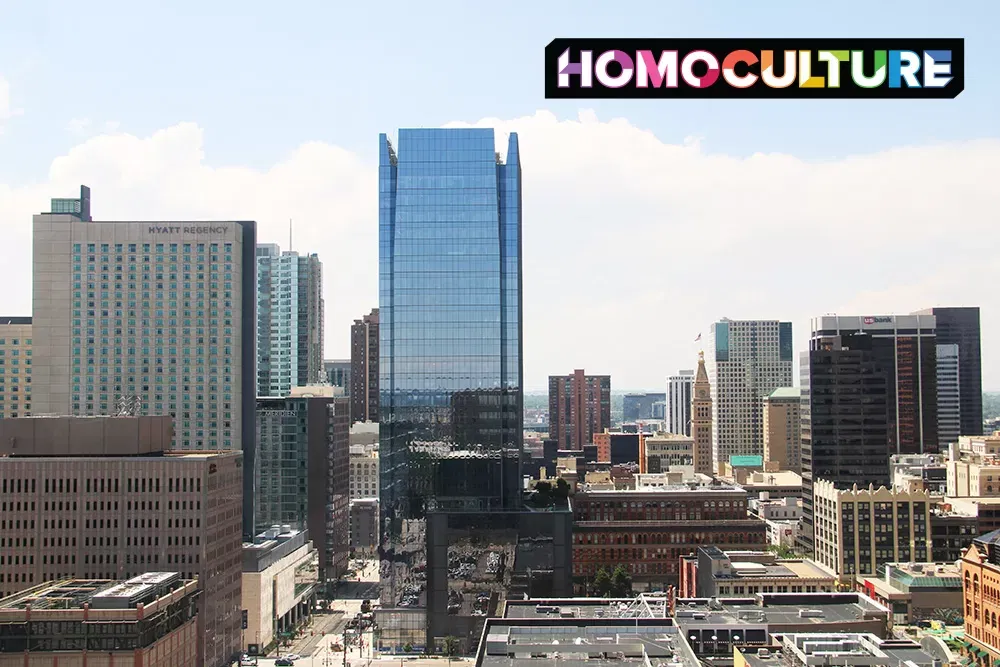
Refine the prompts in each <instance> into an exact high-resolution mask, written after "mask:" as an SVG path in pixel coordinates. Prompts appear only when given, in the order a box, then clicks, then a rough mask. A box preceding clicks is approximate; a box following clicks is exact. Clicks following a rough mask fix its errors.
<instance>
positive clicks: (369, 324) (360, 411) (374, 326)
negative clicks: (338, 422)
mask: <svg viewBox="0 0 1000 667" xmlns="http://www.w3.org/2000/svg"><path fill="white" fill-rule="evenodd" d="M379 338H380V337H379V325H378V308H373V309H372V312H371V313H369V314H368V315H365V316H364V317H362V318H361V319H360V320H354V324H352V325H351V391H350V395H351V421H352V422H377V421H378V420H379V400H380V394H379V375H380V374H379Z"/></svg>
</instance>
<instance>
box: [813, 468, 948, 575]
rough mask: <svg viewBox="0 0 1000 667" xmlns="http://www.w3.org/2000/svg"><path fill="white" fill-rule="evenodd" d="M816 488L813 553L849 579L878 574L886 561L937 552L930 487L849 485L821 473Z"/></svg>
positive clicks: (919, 560) (925, 556)
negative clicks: (844, 487) (908, 489)
mask: <svg viewBox="0 0 1000 667" xmlns="http://www.w3.org/2000/svg"><path fill="white" fill-rule="evenodd" d="M814 494H815V495H814V498H813V500H814V503H815V512H814V521H815V536H814V544H815V551H814V553H813V558H814V559H815V560H816V562H817V563H819V564H820V565H822V566H824V567H826V568H827V569H828V570H830V571H831V572H833V573H835V574H836V575H837V576H839V577H840V578H841V579H842V580H843V581H853V580H854V577H855V575H859V574H861V575H870V574H874V573H875V571H876V570H877V569H878V567H879V566H880V565H885V564H886V563H898V562H909V561H913V562H917V563H924V562H927V560H928V559H929V558H930V557H931V527H930V526H931V499H930V496H929V495H927V493H925V492H923V491H918V492H912V493H907V492H904V491H899V490H898V489H887V488H885V487H884V486H883V487H879V488H875V487H874V486H869V487H868V488H867V489H862V488H858V487H854V488H852V489H849V490H846V491H845V490H842V489H839V488H837V486H836V485H834V484H833V483H832V482H828V481H826V480H823V479H820V480H819V481H817V482H816V483H815V486H814Z"/></svg>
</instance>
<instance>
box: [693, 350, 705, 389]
mask: <svg viewBox="0 0 1000 667" xmlns="http://www.w3.org/2000/svg"><path fill="white" fill-rule="evenodd" d="M694 383H695V384H701V383H704V384H708V371H706V370H705V352H704V351H701V352H698V372H697V373H696V374H695V378H694Z"/></svg>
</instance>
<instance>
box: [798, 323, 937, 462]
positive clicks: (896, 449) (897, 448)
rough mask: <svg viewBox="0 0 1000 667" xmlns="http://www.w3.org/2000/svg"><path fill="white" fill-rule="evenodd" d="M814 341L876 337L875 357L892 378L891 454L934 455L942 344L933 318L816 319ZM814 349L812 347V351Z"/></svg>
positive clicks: (889, 382)
mask: <svg viewBox="0 0 1000 667" xmlns="http://www.w3.org/2000/svg"><path fill="white" fill-rule="evenodd" d="M811 324H812V339H813V340H819V339H823V338H828V337H836V336H840V337H841V338H842V339H843V338H844V337H845V336H854V337H858V338H864V337H867V338H870V339H871V345H870V348H871V351H870V356H871V358H872V360H873V361H874V362H875V363H876V364H878V365H879V366H880V367H881V369H882V371H883V372H885V373H886V374H887V375H888V378H887V379H888V384H887V387H888V390H889V392H890V393H889V397H888V398H889V400H888V405H889V412H890V426H891V428H890V429H889V449H890V453H891V454H935V453H937V452H938V449H939V448H938V433H937V344H938V341H937V339H936V334H935V327H936V324H935V318H934V316H933V315H884V316H866V317H856V316H852V317H837V316H824V317H817V318H813V320H812V323H811ZM810 349H811V348H810Z"/></svg>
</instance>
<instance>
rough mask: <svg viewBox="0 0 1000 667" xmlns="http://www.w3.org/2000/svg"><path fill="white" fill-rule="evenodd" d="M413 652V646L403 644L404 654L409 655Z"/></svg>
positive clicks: (408, 643)
mask: <svg viewBox="0 0 1000 667" xmlns="http://www.w3.org/2000/svg"><path fill="white" fill-rule="evenodd" d="M412 650H413V644H411V643H410V642H406V643H405V644H403V653H409V652H411V651H412Z"/></svg>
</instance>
